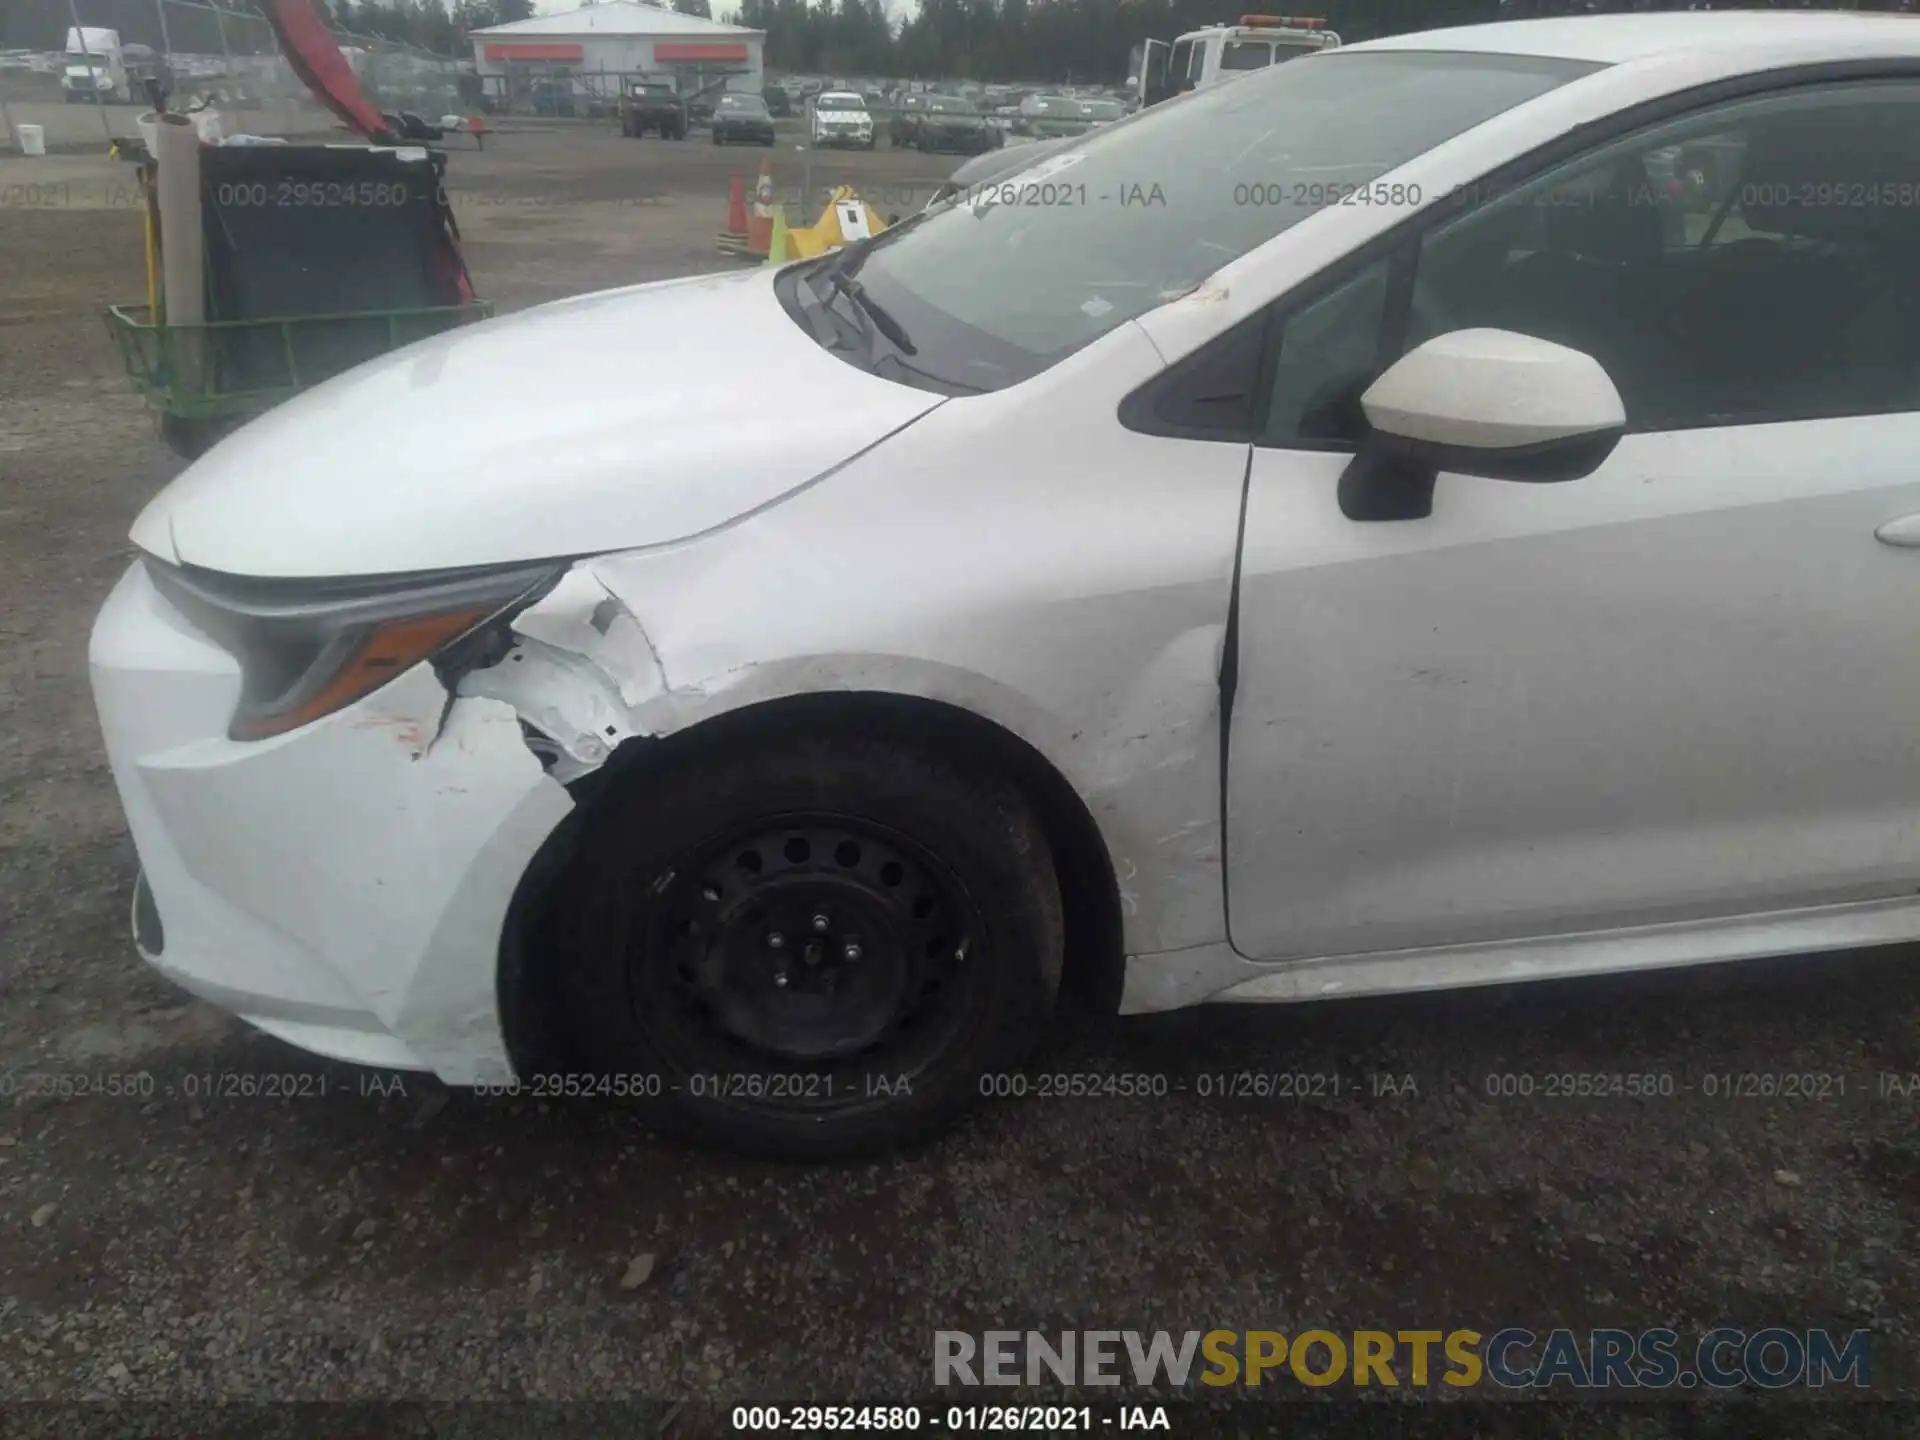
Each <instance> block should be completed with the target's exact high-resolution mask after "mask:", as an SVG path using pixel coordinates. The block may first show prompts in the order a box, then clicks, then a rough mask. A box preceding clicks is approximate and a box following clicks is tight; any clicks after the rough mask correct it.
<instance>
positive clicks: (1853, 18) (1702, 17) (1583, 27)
mask: <svg viewBox="0 0 1920 1440" xmlns="http://www.w3.org/2000/svg"><path fill="white" fill-rule="evenodd" d="M1783 45H1793V46H1795V47H1802V48H1804V50H1805V52H1806V54H1805V58H1806V59H1807V60H1809V61H1817V60H1820V59H1822V58H1824V56H1823V53H1822V52H1824V51H1826V50H1828V49H1831V50H1832V51H1834V52H1835V54H1836V55H1857V54H1858V53H1859V51H1860V47H1861V46H1862V45H1870V46H1872V47H1874V48H1875V49H1884V50H1885V51H1886V52H1887V53H1890V54H1896V55H1920V17H1915V16H1910V15H1889V14H1877V15H1875V14H1865V13H1862V12H1859V11H1838V10H1819V11H1814V10H1789V11H1740V10H1714V11H1700V10H1681V11H1659V12H1637V13H1633V14H1623V15H1569V16H1563V17H1559V18H1555V19H1549V20H1504V21H1499V22H1497V23H1495V24H1491V25H1458V26H1454V27H1451V28H1449V29H1444V30H1423V31H1419V32H1417V33H1414V34H1410V35H1393V36H1389V37H1387V38H1385V39H1381V40H1366V41H1362V42H1361V43H1359V44H1357V45H1346V46H1342V47H1339V49H1338V50H1337V51H1330V52H1327V53H1329V54H1333V53H1341V54H1349V55H1350V54H1353V53H1354V52H1355V51H1362V50H1451V51H1480V52H1484V53H1488V54H1496V55H1539V56H1551V57H1555V58H1558V59H1564V60H1589V61H1593V62H1595V63H1598V64H1602V65H1616V64H1622V63H1625V62H1627V61H1630V60H1642V59H1645V58H1647V57H1648V56H1652V55H1661V54H1665V53H1667V52H1670V51H1675V50H1698V49H1703V48H1711V49H1716V50H1724V49H1736V48H1744V47H1748V46H1752V47H1756V48H1776V47H1779V46H1783Z"/></svg>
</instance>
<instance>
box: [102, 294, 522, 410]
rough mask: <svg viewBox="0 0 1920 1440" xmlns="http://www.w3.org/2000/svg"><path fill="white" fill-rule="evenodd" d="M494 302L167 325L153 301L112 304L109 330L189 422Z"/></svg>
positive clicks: (155, 399) (161, 402)
mask: <svg viewBox="0 0 1920 1440" xmlns="http://www.w3.org/2000/svg"><path fill="white" fill-rule="evenodd" d="M492 314H493V302H492V301H489V300H475V301H472V302H471V303H469V304H465V305H444V306H437V307H433V308H429V309H420V310H371V311H362V312H358V313H354V314H347V315H298V316H288V317H286V318H284V319H273V320H216V321H210V322H208V323H206V324H204V325H168V324H166V323H165V321H164V320H162V319H158V318H156V316H155V314H154V311H153V309H152V308H151V307H150V306H146V305H110V306H108V307H107V315H106V319H107V328H108V329H109V330H110V331H112V332H113V338H114V343H115V344H117V345H118V346H119V347H120V358H121V360H122V362H123V363H124V364H125V365H126V367H127V376H128V378H129V379H131V380H132V381H133V388H134V389H135V390H137V391H139V392H140V394H142V395H144V396H145V397H146V398H147V400H148V402H149V403H150V404H152V405H153V406H154V407H155V408H156V409H158V410H160V411H161V412H162V413H163V414H166V415H172V416H175V417H178V418H180V419H183V420H202V419H212V418H215V417H222V416H232V417H245V416H249V415H257V414H259V413H261V412H262V411H265V410H270V409H272V408H273V407H274V406H275V405H278V404H279V403H280V402H281V401H283V400H286V399H288V398H290V397H292V396H294V395H297V394H299V393H300V392H301V391H302V390H307V389H310V388H312V387H313V386H315V385H318V384H319V383H320V382H321V381H322V380H326V379H328V378H330V377H331V376H334V375H338V374H339V373H340V372H341V371H343V370H349V369H352V368H353V367H354V366H355V365H359V364H362V363H364V362H365V361H368V360H372V359H375V358H376V357H378V356H380V355H384V354H386V353H388V352H389V351H392V350H397V349H399V348H400V347H401V346H403V345H410V344H412V343H413V342H414V341H415V340H424V339H425V338H427V337H428V336H430V335H438V334H440V333H441V332H443V331H446V330H451V329H453V328H455V327H456V326H460V325H468V324H471V323H473V322H474V321H476V320H484V319H487V318H488V317H489V316H491V315H492Z"/></svg>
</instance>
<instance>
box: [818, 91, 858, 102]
mask: <svg viewBox="0 0 1920 1440" xmlns="http://www.w3.org/2000/svg"><path fill="white" fill-rule="evenodd" d="M818 98H820V99H822V100H857V101H858V102H859V103H860V104H862V105H864V104H866V103H867V102H866V97H865V96H864V95H861V94H859V93H858V92H856V91H853V90H822V91H821V92H820V95H819V97H818Z"/></svg>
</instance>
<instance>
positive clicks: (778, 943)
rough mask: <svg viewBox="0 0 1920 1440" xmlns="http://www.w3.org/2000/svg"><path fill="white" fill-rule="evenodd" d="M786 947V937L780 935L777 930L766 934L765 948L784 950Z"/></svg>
mask: <svg viewBox="0 0 1920 1440" xmlns="http://www.w3.org/2000/svg"><path fill="white" fill-rule="evenodd" d="M786 948H787V937H786V936H784V935H782V934H781V933H780V932H779V931H778V930H775V931H773V932H771V933H770V934H769V935H768V936H767V949H769V950H784V949H786Z"/></svg>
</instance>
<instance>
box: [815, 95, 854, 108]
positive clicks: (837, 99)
mask: <svg viewBox="0 0 1920 1440" xmlns="http://www.w3.org/2000/svg"><path fill="white" fill-rule="evenodd" d="M813 108H814V109H816V110H864V109H866V108H867V107H866V105H865V104H864V103H862V101H861V99H860V97H859V96H858V95H822V96H821V97H820V98H819V99H818V100H816V101H814V102H813Z"/></svg>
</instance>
